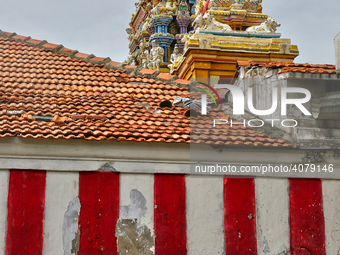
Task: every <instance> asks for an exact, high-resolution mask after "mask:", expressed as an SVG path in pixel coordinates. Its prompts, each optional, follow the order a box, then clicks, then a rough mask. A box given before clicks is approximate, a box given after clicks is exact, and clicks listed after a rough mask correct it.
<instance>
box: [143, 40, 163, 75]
mask: <svg viewBox="0 0 340 255" xmlns="http://www.w3.org/2000/svg"><path fill="white" fill-rule="evenodd" d="M151 45H152V49H151V50H150V53H149V54H148V56H147V60H148V62H149V64H148V68H149V69H153V70H158V71H159V68H160V64H161V63H163V57H164V49H163V48H162V47H160V46H159V45H158V43H157V42H156V41H152V42H151Z"/></svg>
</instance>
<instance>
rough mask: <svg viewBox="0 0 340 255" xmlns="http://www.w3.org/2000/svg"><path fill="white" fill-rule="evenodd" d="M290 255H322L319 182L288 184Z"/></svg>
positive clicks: (298, 180) (315, 180)
mask: <svg viewBox="0 0 340 255" xmlns="http://www.w3.org/2000/svg"><path fill="white" fill-rule="evenodd" d="M289 199H290V202H289V204H290V242H291V243H290V245H291V254H292V255H294V254H318V255H323V254H326V248H325V222H324V214H323V205H322V182H321V180H318V179H314V180H304V179H291V180H289Z"/></svg>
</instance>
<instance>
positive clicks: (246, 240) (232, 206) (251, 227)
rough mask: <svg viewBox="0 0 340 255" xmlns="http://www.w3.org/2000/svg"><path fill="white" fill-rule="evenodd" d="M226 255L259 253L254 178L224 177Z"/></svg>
mask: <svg viewBox="0 0 340 255" xmlns="http://www.w3.org/2000/svg"><path fill="white" fill-rule="evenodd" d="M224 231H225V244H226V255H235V254H237V255H242V254H247V255H249V254H257V239H256V218H255V184H254V179H227V178H225V179H224Z"/></svg>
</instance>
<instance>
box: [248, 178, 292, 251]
mask: <svg viewBox="0 0 340 255" xmlns="http://www.w3.org/2000/svg"><path fill="white" fill-rule="evenodd" d="M288 185H289V182H288V180H287V179H270V178H256V179H255V198H256V231H257V249H258V254H286V252H287V251H289V249H290V231H289V195H288V188H289V186H288ZM288 254H289V252H288Z"/></svg>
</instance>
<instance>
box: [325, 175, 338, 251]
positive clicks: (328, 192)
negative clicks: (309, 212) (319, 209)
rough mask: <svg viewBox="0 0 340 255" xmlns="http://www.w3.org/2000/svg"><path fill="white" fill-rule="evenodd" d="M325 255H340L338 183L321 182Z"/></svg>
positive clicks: (331, 181) (330, 181)
mask: <svg viewBox="0 0 340 255" xmlns="http://www.w3.org/2000/svg"><path fill="white" fill-rule="evenodd" d="M322 192H323V210H324V215H325V234H326V252H327V254H335V255H340V181H333V180H324V181H322Z"/></svg>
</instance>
